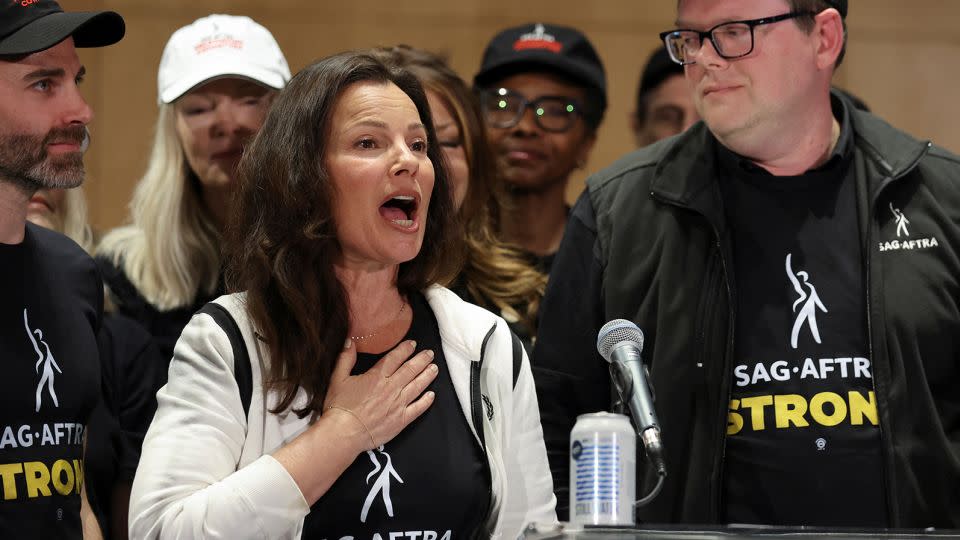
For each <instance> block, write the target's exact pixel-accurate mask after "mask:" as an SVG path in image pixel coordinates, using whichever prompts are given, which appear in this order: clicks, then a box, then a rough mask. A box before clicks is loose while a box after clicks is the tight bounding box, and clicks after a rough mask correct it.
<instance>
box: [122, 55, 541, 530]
mask: <svg viewBox="0 0 960 540" xmlns="http://www.w3.org/2000/svg"><path fill="white" fill-rule="evenodd" d="M440 156H441V154H440V148H439V145H438V143H437V139H436V135H435V133H434V129H433V125H432V121H431V116H430V111H429V107H428V105H427V99H426V97H425V95H424V92H423V89H422V87H421V86H420V84H419V83H418V82H417V79H416V78H415V77H414V76H413V75H411V74H410V73H408V72H407V71H405V70H403V69H399V68H395V67H388V66H387V65H385V64H384V63H383V62H381V61H379V60H377V59H375V58H374V57H373V56H371V55H368V54H365V53H356V52H354V53H343V54H340V55H337V56H333V57H330V58H327V59H324V60H321V61H319V62H317V63H315V64H312V65H310V66H308V67H307V68H305V69H304V70H303V71H302V72H300V73H298V74H297V75H296V76H295V77H294V78H293V79H292V80H291V81H290V83H289V85H288V86H287V88H286V89H284V90H283V91H282V92H281V93H280V95H279V96H278V97H277V99H276V101H275V103H274V105H273V108H272V109H271V111H270V112H269V114H268V115H267V119H266V121H265V123H264V125H263V128H262V129H261V131H260V132H259V134H258V135H257V137H256V138H255V139H254V142H253V143H252V144H251V146H250V147H249V148H248V150H247V151H246V152H245V154H244V157H243V160H242V161H241V165H240V179H241V186H240V193H239V197H238V199H237V201H236V207H235V212H234V214H233V215H232V217H231V219H232V221H231V222H230V225H229V227H228V232H227V244H226V246H225V250H226V251H225V252H226V260H228V261H229V266H228V268H227V282H228V286H229V287H230V288H231V290H236V291H244V292H238V293H234V294H231V295H228V296H225V297H222V298H220V299H219V300H218V301H217V302H218V303H220V304H221V305H222V306H224V307H226V308H227V309H228V311H229V312H230V314H231V315H232V316H233V318H234V319H235V320H236V321H237V323H238V326H239V327H240V329H241V333H242V334H243V336H244V342H245V345H246V348H247V352H248V353H249V357H250V362H251V366H252V379H253V384H252V386H253V395H252V399H251V401H250V405H249V412H248V413H247V412H245V411H244V406H243V404H242V403H241V399H240V395H239V390H238V385H237V383H236V380H235V377H234V374H233V370H234V368H235V366H234V363H233V349H232V347H231V345H230V342H229V339H228V337H227V336H226V335H225V333H224V331H223V330H222V329H221V327H220V326H219V325H218V324H217V323H216V322H215V321H214V319H213V318H212V317H210V316H209V315H207V314H203V313H201V314H198V315H196V316H194V317H193V319H192V320H191V321H190V323H189V324H188V325H187V327H186V329H185V330H184V332H183V335H182V336H181V338H180V341H179V342H178V343H177V346H176V348H175V351H174V358H173V361H172V363H171V367H170V378H169V382H168V383H167V385H166V386H165V387H164V388H163V389H162V390H161V391H160V392H159V394H158V404H159V409H158V412H157V415H156V417H155V418H154V421H153V424H152V425H151V427H150V430H149V432H148V434H147V437H146V440H145V442H144V449H143V456H142V458H141V462H140V467H139V469H138V471H137V476H136V479H135V481H134V488H133V495H132V502H131V510H130V518H131V535H132V536H133V537H136V538H158V537H159V538H198V537H204V538H270V539H274V538H328V539H339V538H344V537H353V538H356V539H360V538H375V537H377V536H378V535H379V537H381V538H388V537H391V536H393V537H396V536H397V535H401V536H404V535H406V536H409V535H410V534H411V531H412V532H413V534H415V536H418V537H420V538H424V539H426V538H436V539H437V540H440V539H441V538H468V537H470V538H472V537H478V536H485V537H489V536H499V535H505V536H507V537H511V538H512V537H516V536H517V534H519V532H520V530H521V527H522V526H523V524H524V523H527V522H531V521H538V522H545V521H554V520H555V519H556V516H555V512H554V504H555V499H554V496H553V492H552V483H551V480H550V473H549V470H548V466H547V461H546V452H545V450H544V445H543V435H542V431H541V428H540V421H539V415H538V413H537V401H536V394H535V392H534V386H533V379H532V376H531V373H530V366H529V363H528V361H527V358H526V356H525V354H524V353H523V351H522V349H514V346H513V338H512V335H511V333H510V330H509V328H508V327H507V325H506V323H505V322H504V321H503V319H501V318H500V317H497V316H495V315H493V314H491V313H490V312H488V311H486V310H484V309H481V308H479V307H476V306H473V305H471V304H467V303H465V302H463V301H462V300H460V299H459V297H457V296H456V295H455V294H453V293H452V292H450V291H449V290H447V289H445V288H443V287H441V286H439V285H437V283H442V282H445V281H446V280H449V279H450V277H451V276H453V275H455V274H456V272H457V271H458V269H459V268H458V267H459V260H460V256H459V253H456V251H457V250H456V248H455V247H454V246H457V245H459V238H458V235H459V234H460V232H459V228H458V227H457V225H456V217H455V215H456V212H455V209H454V205H453V200H452V197H451V195H450V185H449V182H448V178H447V175H446V173H445V170H444V164H443V160H442V158H441V157H440ZM515 350H517V351H518V356H517V358H518V359H519V361H518V362H515V361H514V351H515ZM391 533H393V534H391Z"/></svg>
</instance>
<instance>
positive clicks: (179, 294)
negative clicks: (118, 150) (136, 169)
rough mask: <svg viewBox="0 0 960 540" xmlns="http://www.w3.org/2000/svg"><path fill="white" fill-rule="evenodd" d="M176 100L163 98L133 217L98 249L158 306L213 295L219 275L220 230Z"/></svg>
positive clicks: (177, 304) (182, 303) (172, 305)
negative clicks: (185, 140) (180, 132)
mask: <svg viewBox="0 0 960 540" xmlns="http://www.w3.org/2000/svg"><path fill="white" fill-rule="evenodd" d="M175 122H176V111H175V110H174V106H173V105H169V104H161V105H160V110H159V114H158V116H157V125H156V129H155V132H154V138H153V147H152V149H151V151H150V160H149V162H148V163H147V170H146V172H144V174H143V177H141V178H140V181H139V182H138V183H137V188H136V191H135V192H134V195H133V200H132V201H131V203H130V218H131V223H130V224H129V225H126V226H124V227H120V228H118V229H115V230H113V231H111V232H109V233H108V234H107V235H106V236H105V237H104V238H103V240H102V241H101V242H100V245H99V246H98V247H97V253H98V254H100V255H103V256H105V257H108V258H109V259H110V260H111V261H113V263H114V264H115V265H117V266H119V267H120V268H121V270H122V271H123V273H124V274H125V275H126V276H127V278H128V279H129V280H130V282H131V283H133V285H134V286H135V287H136V289H137V291H138V292H139V293H140V294H141V295H142V296H143V297H144V298H145V299H146V300H147V302H149V303H150V304H151V305H153V306H154V307H156V308H157V309H159V310H164V311H165V310H170V309H174V308H178V307H183V306H187V305H190V304H191V303H193V302H194V301H195V300H196V298H197V296H198V295H199V294H200V293H203V294H206V295H212V294H213V293H214V291H215V290H216V287H217V283H218V281H219V277H220V259H221V255H220V233H219V231H218V229H217V226H216V225H215V223H214V221H213V219H212V218H211V216H210V214H209V212H208V210H207V209H206V207H205V206H204V204H203V201H202V200H201V197H200V186H199V180H198V179H197V177H196V175H195V174H194V173H193V171H191V170H190V167H189V166H188V165H187V162H186V157H185V155H184V152H183V147H182V146H181V143H180V139H179V137H178V136H177V132H176V126H175Z"/></svg>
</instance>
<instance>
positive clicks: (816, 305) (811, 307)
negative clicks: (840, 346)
mask: <svg viewBox="0 0 960 540" xmlns="http://www.w3.org/2000/svg"><path fill="white" fill-rule="evenodd" d="M792 255H793V254H792V253H787V260H786V267H787V277H789V278H790V283H792V284H793V288H794V289H795V290H796V291H797V295H798V297H797V300H796V301H795V302H794V303H793V312H794V313H796V314H797V318H796V320H795V321H794V322H793V330H792V331H791V332H790V346H791V347H793V348H794V349H796V348H797V340H798V339H799V337H800V329H801V328H803V325H804V323H806V324H807V326H808V327H809V328H810V334H811V335H812V336H813V339H814V341H816V342H817V343H820V329H819V328H818V327H817V310H820V311H823V312H824V313H827V307H826V306H824V305H823V302H821V301H820V296H819V295H818V294H817V289H816V288H815V287H814V286H813V284H812V283H810V276H809V275H808V274H807V273H806V272H805V271H803V270H801V271H799V272H796V273H794V271H793V266H792V264H791V260H790V259H791V258H792ZM798 307H799V311H798Z"/></svg>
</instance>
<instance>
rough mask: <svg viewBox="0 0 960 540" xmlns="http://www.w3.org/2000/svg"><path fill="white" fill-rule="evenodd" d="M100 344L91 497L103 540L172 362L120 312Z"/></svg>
mask: <svg viewBox="0 0 960 540" xmlns="http://www.w3.org/2000/svg"><path fill="white" fill-rule="evenodd" d="M98 341H99V346H100V364H101V385H102V389H103V392H102V395H101V399H100V401H99V403H98V404H97V406H96V408H95V409H94V411H93V414H92V416H91V417H90V429H89V436H88V437H87V460H86V466H87V497H88V499H89V500H90V507H91V508H92V509H93V512H94V513H95V514H96V516H97V521H99V523H100V529H101V530H102V531H103V535H104V538H111V537H112V536H111V535H112V529H113V521H114V520H115V519H116V517H117V516H114V515H113V505H112V499H113V491H114V489H115V488H116V487H118V486H120V487H122V488H124V489H129V487H130V485H131V484H132V483H133V476H134V473H136V471H137V464H138V463H139V462H140V449H141V446H142V445H143V437H144V435H146V433H147V428H149V427H150V422H151V421H152V420H153V415H154V413H155V412H156V410H157V396H156V394H157V391H158V390H159V389H160V387H161V386H163V384H164V382H165V381H166V379H167V367H168V366H169V364H170V359H169V358H164V357H163V356H161V355H160V351H159V349H158V348H157V346H156V344H155V343H154V341H153V339H152V337H151V336H150V334H149V333H148V332H147V331H146V330H144V329H143V328H142V327H141V326H140V325H139V324H137V323H136V322H134V321H133V320H132V319H129V318H127V317H124V316H123V315H120V314H117V313H107V314H105V315H104V318H103V326H102V327H101V329H100V334H99V336H98Z"/></svg>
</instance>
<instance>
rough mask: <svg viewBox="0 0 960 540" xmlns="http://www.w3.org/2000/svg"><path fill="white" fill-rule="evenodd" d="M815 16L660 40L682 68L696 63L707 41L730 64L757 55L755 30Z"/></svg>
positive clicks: (672, 34) (733, 24)
mask: <svg viewBox="0 0 960 540" xmlns="http://www.w3.org/2000/svg"><path fill="white" fill-rule="evenodd" d="M815 15H816V13H814V12H811V11H796V12H790V13H784V14H783V15H776V16H774V17H764V18H762V19H751V20H747V21H730V22H725V23H721V24H718V25H716V26H714V27H713V28H711V29H709V30H707V31H706V32H701V31H699V30H689V29H685V28H679V29H677V30H670V31H668V32H663V33H662V34H660V39H662V40H663V43H664V45H666V47H667V52H669V53H670V58H671V59H672V60H673V61H674V62H676V63H678V64H680V65H681V66H688V65H690V64H695V63H696V61H695V60H693V59H692V58H693V57H694V56H696V55H697V53H699V52H700V49H701V48H702V47H703V40H704V39H709V40H710V42H711V43H713V48H714V50H716V51H717V54H718V55H720V57H721V58H726V59H727V60H730V59H733V58H740V57H742V56H746V55H748V54H750V53H751V52H753V43H754V37H753V29H754V28H756V27H757V26H762V25H765V24H773V23H776V22H780V21H786V20H789V19H796V18H797V17H812V16H815Z"/></svg>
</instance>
